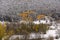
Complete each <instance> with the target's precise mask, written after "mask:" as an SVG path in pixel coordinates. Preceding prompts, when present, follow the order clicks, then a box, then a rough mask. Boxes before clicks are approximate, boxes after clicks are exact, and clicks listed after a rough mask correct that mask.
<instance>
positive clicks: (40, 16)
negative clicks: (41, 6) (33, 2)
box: [37, 15, 45, 20]
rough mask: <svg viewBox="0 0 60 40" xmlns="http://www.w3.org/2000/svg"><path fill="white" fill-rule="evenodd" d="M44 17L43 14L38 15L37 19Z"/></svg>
mask: <svg viewBox="0 0 60 40" xmlns="http://www.w3.org/2000/svg"><path fill="white" fill-rule="evenodd" d="M44 17H45V15H38V16H37V19H38V20H39V19H41V18H44Z"/></svg>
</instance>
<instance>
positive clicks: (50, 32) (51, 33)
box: [46, 30, 57, 37]
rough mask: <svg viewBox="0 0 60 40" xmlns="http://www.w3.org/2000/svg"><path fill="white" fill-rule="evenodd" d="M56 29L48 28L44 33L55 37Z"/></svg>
mask: <svg viewBox="0 0 60 40" xmlns="http://www.w3.org/2000/svg"><path fill="white" fill-rule="evenodd" d="M56 31H57V30H48V31H47V32H46V33H47V34H46V35H48V36H52V37H56V36H57V34H56Z"/></svg>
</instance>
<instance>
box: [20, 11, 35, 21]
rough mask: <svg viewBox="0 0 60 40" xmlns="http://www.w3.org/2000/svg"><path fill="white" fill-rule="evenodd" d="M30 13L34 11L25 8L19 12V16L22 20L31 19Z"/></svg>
mask: <svg viewBox="0 0 60 40" xmlns="http://www.w3.org/2000/svg"><path fill="white" fill-rule="evenodd" d="M32 13H34V11H32V10H27V11H25V12H23V13H20V14H19V16H21V17H22V19H23V20H33V19H32V17H30V16H29V15H30V14H32Z"/></svg>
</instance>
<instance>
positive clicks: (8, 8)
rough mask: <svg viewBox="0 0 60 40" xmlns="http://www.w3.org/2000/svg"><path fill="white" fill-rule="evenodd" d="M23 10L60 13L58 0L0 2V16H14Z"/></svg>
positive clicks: (10, 0) (2, 0)
mask: <svg viewBox="0 0 60 40" xmlns="http://www.w3.org/2000/svg"><path fill="white" fill-rule="evenodd" d="M24 10H37V11H38V10H39V11H42V12H47V11H50V10H56V12H59V13H60V0H0V14H3V15H6V14H9V15H12V13H13V15H15V14H17V13H20V12H21V11H24Z"/></svg>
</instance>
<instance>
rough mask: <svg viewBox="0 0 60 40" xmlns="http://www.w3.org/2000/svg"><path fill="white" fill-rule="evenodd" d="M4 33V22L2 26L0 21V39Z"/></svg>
mask: <svg viewBox="0 0 60 40" xmlns="http://www.w3.org/2000/svg"><path fill="white" fill-rule="evenodd" d="M5 35H6V26H5V24H4V26H3V25H2V24H1V23H0V40H1V39H2V37H4V36H5Z"/></svg>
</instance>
